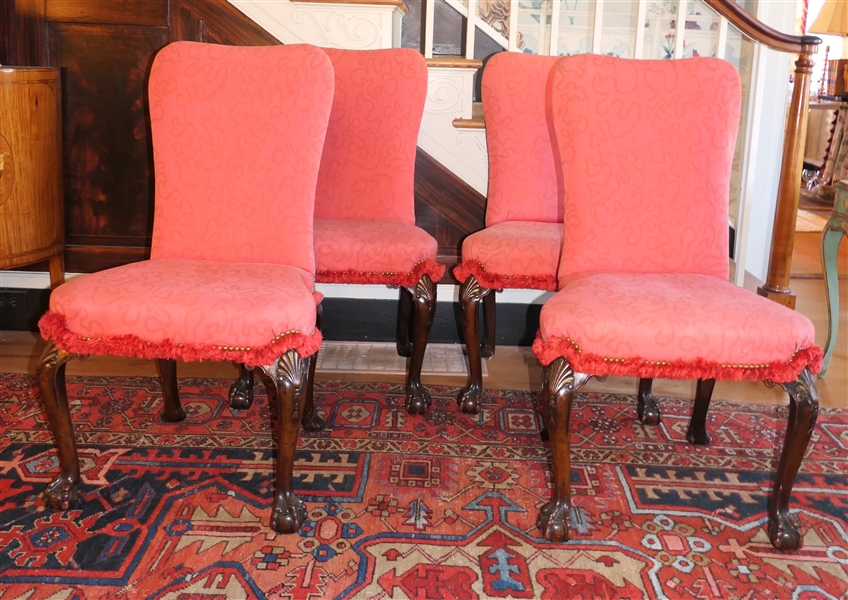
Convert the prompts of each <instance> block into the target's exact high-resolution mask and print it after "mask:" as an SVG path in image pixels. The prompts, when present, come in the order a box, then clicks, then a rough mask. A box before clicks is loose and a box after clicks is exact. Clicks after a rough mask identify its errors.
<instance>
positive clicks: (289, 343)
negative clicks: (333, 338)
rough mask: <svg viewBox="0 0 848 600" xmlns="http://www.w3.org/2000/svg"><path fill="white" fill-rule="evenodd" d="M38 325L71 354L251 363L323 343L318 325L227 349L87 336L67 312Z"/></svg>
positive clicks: (44, 334) (47, 317)
mask: <svg viewBox="0 0 848 600" xmlns="http://www.w3.org/2000/svg"><path fill="white" fill-rule="evenodd" d="M38 328H39V329H40V330H41V335H42V337H43V338H44V339H46V340H50V339H52V340H53V342H54V343H55V344H56V346H57V347H59V348H61V349H62V350H64V351H65V352H70V353H71V354H85V355H88V354H97V355H102V354H108V355H112V356H125V357H130V358H150V359H154V358H159V359H169V360H182V361H186V362H195V361H202V360H214V361H228V360H230V361H234V362H238V363H244V364H246V365H248V366H262V365H270V364H273V363H274V361H275V360H277V359H278V358H280V356H282V355H283V354H285V353H286V352H288V351H289V350H292V349H293V350H295V351H297V353H298V354H300V355H301V356H302V357H304V358H306V357H307V356H311V355H313V354H315V353H316V352H318V349H319V348H320V347H321V340H322V337H321V332H320V331H318V330H317V329H316V330H315V332H314V333H313V334H312V335H304V334H302V333H290V334H288V335H284V336H282V337H281V338H280V339H278V340H275V341H273V342H271V343H270V344H268V345H266V346H261V347H259V348H251V349H250V350H246V349H245V350H238V349H225V348H226V347H224V346H213V345H211V344H177V343H174V342H173V341H171V340H165V341H162V342H145V341H144V340H142V339H141V338H140V337H138V336H135V335H115V336H103V337H101V338H91V339H86V338H83V337H81V336H78V335H77V334H75V333H73V332H72V331H70V330H69V329H68V325H67V321H66V320H65V315H62V314H59V313H54V312H48V313H47V314H45V315H44V316H43V317H41V320H40V321H39V322H38Z"/></svg>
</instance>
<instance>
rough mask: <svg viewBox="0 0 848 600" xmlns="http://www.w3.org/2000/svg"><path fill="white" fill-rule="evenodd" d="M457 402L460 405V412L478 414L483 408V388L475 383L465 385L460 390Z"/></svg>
mask: <svg viewBox="0 0 848 600" xmlns="http://www.w3.org/2000/svg"><path fill="white" fill-rule="evenodd" d="M457 404H458V405H459V412H463V413H465V414H468V415H476V414H477V413H479V412H480V409H481V408H483V390H481V389H480V386H477V385H474V384H471V385H468V386H465V387H464V388H462V390H460V392H459V398H457Z"/></svg>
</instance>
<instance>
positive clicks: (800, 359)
mask: <svg viewBox="0 0 848 600" xmlns="http://www.w3.org/2000/svg"><path fill="white" fill-rule="evenodd" d="M560 285H561V290H560V291H559V292H558V293H557V294H556V296H554V297H553V298H552V299H550V300H549V301H548V302H546V303H545V305H544V306H543V307H542V313H541V316H540V321H539V325H540V331H539V337H538V338H537V340H536V343H535V344H534V347H533V349H534V352H535V353H536V356H537V357H538V358H539V360H540V362H541V363H542V364H543V365H547V364H550V363H551V362H552V361H553V360H554V359H556V358H557V357H560V356H564V357H565V358H567V359H568V361H569V362H570V363H571V366H572V368H573V369H574V370H575V371H577V372H582V373H589V374H593V375H630V376H636V377H662V378H674V379H683V378H685V379H688V378H702V379H709V378H716V379H730V380H742V379H750V380H758V381H761V380H763V379H771V380H773V381H777V382H783V381H793V380H795V379H796V378H797V377H798V374H799V373H800V372H801V370H802V369H803V368H804V367H805V366H808V365H809V366H810V367H811V370H813V372H818V370H819V368H820V367H821V356H822V353H821V349H819V348H818V347H817V346H816V345H815V330H814V328H813V324H812V323H811V322H810V320H809V319H807V318H806V317H805V316H804V315H802V314H800V313H798V312H795V311H793V310H790V309H788V308H786V307H785V306H782V305H780V304H777V303H776V302H772V301H771V300H768V299H766V298H763V297H761V296H758V295H756V294H754V293H752V292H749V291H747V290H745V289H742V288H739V287H737V286H735V285H733V284H732V283H730V282H728V281H726V280H725V279H723V278H719V277H714V276H712V275H702V274H686V273H578V274H574V275H570V276H567V277H565V278H563V279H562V280H561V281H560Z"/></svg>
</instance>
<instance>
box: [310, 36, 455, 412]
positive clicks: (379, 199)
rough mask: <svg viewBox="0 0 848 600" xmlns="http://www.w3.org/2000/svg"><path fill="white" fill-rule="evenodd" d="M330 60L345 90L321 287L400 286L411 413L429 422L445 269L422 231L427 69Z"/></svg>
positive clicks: (329, 146) (324, 215)
mask: <svg viewBox="0 0 848 600" xmlns="http://www.w3.org/2000/svg"><path fill="white" fill-rule="evenodd" d="M326 52H327V54H328V55H329V57H330V60H332V62H333V69H334V71H335V83H336V87H335V90H336V91H335V97H334V99H333V110H332V113H331V115H330V125H329V128H328V130H327V142H326V144H325V145H324V155H323V156H322V158H321V170H320V173H319V175H318V191H317V194H316V197H315V262H316V265H317V272H316V274H315V280H316V281H318V282H321V283H354V284H357V283H358V284H374V283H376V284H384V285H388V286H391V287H398V288H400V298H399V306H398V323H397V347H398V352H399V353H400V354H401V355H402V356H409V357H411V358H410V361H409V368H408V372H407V376H406V408H407V410H408V411H409V412H410V413H413V414H421V413H423V412H425V411H426V410H427V408H428V407H429V406H430V395H429V393H428V392H427V390H426V389H425V388H424V387H423V386H422V385H421V366H422V364H423V361H424V351H425V350H426V347H427V338H428V337H429V334H430V326H431V325H432V324H433V315H434V313H435V310H436V285H435V284H436V283H437V282H438V281H439V280H440V279H441V278H442V275H443V274H444V271H445V268H444V266H442V265H439V264H438V263H437V262H436V253H437V249H438V244H437V242H436V240H435V239H434V238H433V237H432V236H431V235H429V234H428V233H427V232H425V231H424V230H423V229H420V228H419V227H416V226H415V198H414V194H413V181H414V175H415V152H416V148H417V142H418V130H419V128H420V125H421V117H422V115H423V113H424V101H425V99H426V95H427V64H426V63H425V62H424V59H423V57H422V56H421V54H420V53H419V52H415V51H414V50H411V49H392V50H366V51H355V50H330V49H328V50H326ZM413 306H414V309H413ZM410 320H411V321H412V323H411V325H412V326H411V327H410ZM410 329H411V330H412V331H411V333H412V339H411V340H410Z"/></svg>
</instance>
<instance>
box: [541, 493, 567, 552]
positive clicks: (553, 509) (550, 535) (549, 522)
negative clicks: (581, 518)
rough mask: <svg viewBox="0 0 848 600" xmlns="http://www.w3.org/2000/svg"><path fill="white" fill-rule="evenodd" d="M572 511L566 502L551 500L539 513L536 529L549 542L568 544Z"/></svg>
mask: <svg viewBox="0 0 848 600" xmlns="http://www.w3.org/2000/svg"><path fill="white" fill-rule="evenodd" d="M570 522H571V509H570V507H569V506H568V502H566V501H565V500H562V499H560V500H556V499H554V500H551V501H550V502H548V503H547V504H545V505H544V506H543V507H542V508H541V510H540V511H539V518H538V519H537V520H536V527H538V528H539V530H540V531H541V532H542V536H543V537H544V538H545V539H546V540H548V541H549V542H567V541H568V530H569V524H570Z"/></svg>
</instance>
